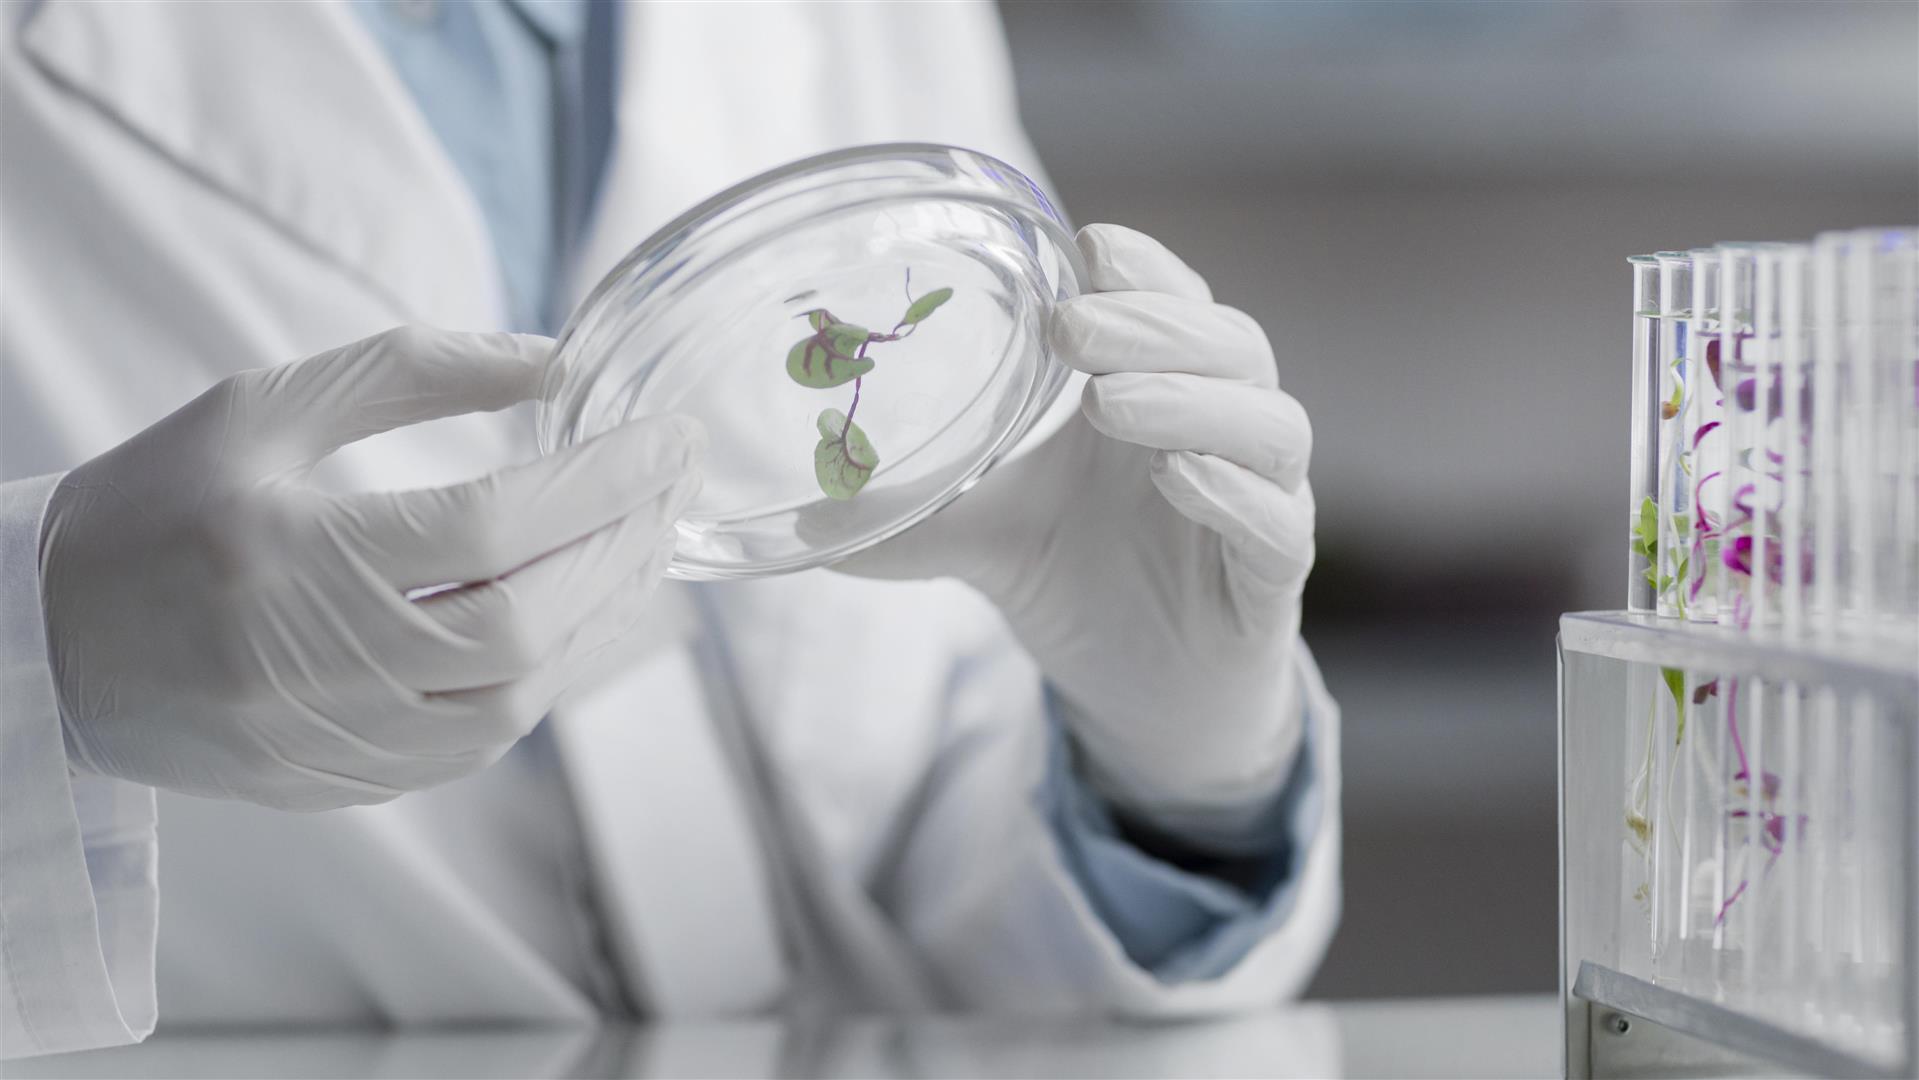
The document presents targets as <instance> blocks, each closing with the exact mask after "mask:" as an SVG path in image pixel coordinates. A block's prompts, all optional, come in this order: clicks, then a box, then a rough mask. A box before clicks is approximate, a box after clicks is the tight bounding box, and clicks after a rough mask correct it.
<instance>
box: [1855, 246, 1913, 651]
mask: <svg viewBox="0 0 1919 1080" xmlns="http://www.w3.org/2000/svg"><path fill="white" fill-rule="evenodd" d="M1854 247H1855V248H1858V249H1862V250H1863V261H1864V265H1865V270H1866V276H1867V277H1868V279H1869V280H1867V281H1866V282H1865V283H1864V285H1863V289H1864V291H1865V294H1866V302H1867V307H1868V309H1869V310H1868V312H1866V313H1863V314H1864V315H1866V316H1867V317H1869V318H1870V322H1869V323H1868V324H1867V325H1866V327H1865V329H1864V337H1865V342H1866V348H1867V350H1868V355H1867V356H1866V357H1863V358H1862V359H1863V362H1864V363H1865V364H1866V365H1867V366H1868V369H1869V371H1870V373H1871V374H1870V375H1869V378H1870V379H1871V383H1872V392H1871V400H1872V416H1871V419H1870V424H1871V435H1870V438H1871V440H1872V443H1873V460H1874V462H1875V464H1876V466H1877V471H1876V472H1875V473H1874V475H1873V476H1872V478H1871V488H1872V495H1871V509H1872V517H1873V529H1872V533H1873V536H1872V541H1873V549H1874V550H1873V556H1872V565H1873V566H1875V567H1876V568H1877V569H1878V575H1877V580H1876V581H1875V583H1874V584H1875V590H1874V591H1875V593H1876V594H1877V596H1876V601H1877V603H1878V605H1879V607H1878V613H1879V615H1880V616H1881V617H1882V619H1883V620H1885V629H1887V630H1888V631H1890V632H1893V633H1903V632H1907V630H1908V628H1909V627H1910V626H1911V625H1912V623H1913V620H1914V618H1915V616H1919V600H1916V598H1915V590H1919V566H1916V565H1915V562H1919V560H1915V559H1914V558H1913V557H1912V551H1913V549H1912V543H1913V536H1914V532H1915V530H1916V529H1919V522H1916V521H1915V518H1919V505H1915V502H1916V500H1919V494H1915V489H1914V488H1915V471H1916V470H1919V465H1916V464H1915V461H1914V458H1915V457H1916V456H1919V454H1916V453H1915V452H1914V449H1913V447H1912V446H1911V445H1910V439H1909V435H1910V432H1911V429H1912V421H1913V417H1914V413H1915V408H1919V406H1916V405H1915V400H1914V399H1915V397H1916V396H1919V386H1916V385H1915V384H1914V378H1915V376H1914V373H1913V372H1912V371H1911V363H1912V356H1911V352H1912V339H1913V333H1914V330H1913V326H1912V321H1913V317H1914V312H1913V289H1914V282H1913V275H1914V269H1913V267H1914V252H1915V245H1914V234H1913V231H1912V230H1909V229H1872V230H1862V231H1861V232H1860V233H1859V234H1856V235H1855V237H1854Z"/></svg>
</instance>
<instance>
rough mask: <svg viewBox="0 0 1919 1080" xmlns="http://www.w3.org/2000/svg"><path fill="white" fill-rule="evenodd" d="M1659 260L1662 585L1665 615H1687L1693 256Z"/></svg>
mask: <svg viewBox="0 0 1919 1080" xmlns="http://www.w3.org/2000/svg"><path fill="white" fill-rule="evenodd" d="M1654 258H1656V259H1657V260H1658V262H1659V331H1658V346H1659V379H1660V382H1659V417H1660V420H1659V481H1658V484H1659V488H1658V491H1657V492H1656V494H1657V497H1658V499H1659V522H1658V524H1659V582H1658V590H1657V591H1658V600H1657V605H1658V606H1657V610H1658V612H1659V614H1661V615H1668V616H1673V617H1675V618H1683V617H1685V615H1686V589H1687V584H1688V578H1689V573H1690V571H1689V567H1688V565H1687V557H1688V553H1689V550H1690V548H1691V544H1692V466H1691V446H1690V445H1689V443H1688V440H1687V427H1686V425H1687V421H1688V416H1687V412H1688V410H1687V401H1688V399H1689V398H1691V397H1694V396H1696V395H1695V394H1694V393H1693V390H1692V386H1691V384H1692V381H1693V380H1692V378H1691V376H1690V374H1689V373H1688V370H1687V340H1688V339H1687V331H1688V330H1690V329H1691V325H1692V324H1691V319H1692V257H1691V256H1690V255H1687V254H1686V253H1684V252H1679V251H1662V252H1660V253H1659V254H1658V255H1656V256H1654Z"/></svg>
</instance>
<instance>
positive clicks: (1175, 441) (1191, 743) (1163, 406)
mask: <svg viewBox="0 0 1919 1080" xmlns="http://www.w3.org/2000/svg"><path fill="white" fill-rule="evenodd" d="M1079 246H1080V250H1081V251H1082V252H1083V253H1084V254H1085V256H1086V260H1087V263H1088V265H1089V267H1090V270H1091V276H1092V282H1091V286H1092V289H1093V292H1092V293H1089V294H1088V295H1085V296H1082V297H1079V298H1077V299H1074V300H1070V301H1067V302H1066V303H1064V304H1061V305H1060V306H1059V308H1058V310H1057V312H1056V313H1055V316H1054V319H1053V323H1052V325H1051V327H1050V329H1049V333H1050V340H1051V343H1052V347H1053V349H1054V352H1055V355H1057V356H1058V357H1059V358H1060V360H1062V361H1063V362H1065V363H1067V364H1069V365H1071V366H1072V367H1074V368H1077V369H1079V370H1081V371H1084V372H1087V373H1089V375H1090V376H1091V378H1090V379H1088V381H1087V383H1086V389H1085V392H1084V395H1083V397H1082V405H1081V409H1080V411H1079V412H1078V413H1076V414H1075V415H1074V416H1073V418H1072V419H1071V421H1069V422H1068V424H1067V425H1066V427H1065V428H1064V429H1063V430H1061V431H1060V432H1059V433H1058V434H1056V435H1055V436H1054V437H1053V438H1051V439H1049V440H1048V441H1047V442H1046V443H1045V444H1044V445H1043V446H1040V447H1037V448H1035V449H1034V450H1033V451H1032V452H1031V453H1029V454H1028V455H1027V456H1025V457H1023V458H1020V459H1018V460H1015V461H1013V462H1011V463H1008V464H1006V465H1003V466H1001V467H1000V468H997V469H995V470H994V471H993V472H992V473H990V474H988V475H987V477H986V478H985V479H984V480H983V481H982V482H981V483H980V485H979V486H978V487H977V488H976V489H974V490H973V491H972V492H970V493H968V494H967V495H966V496H965V497H964V498H962V499H960V500H958V501H957V502H955V503H953V504H952V505H951V506H949V507H947V508H946V509H944V510H942V511H941V512H940V513H938V514H936V515H934V516H933V517H931V518H929V519H927V520H926V521H924V522H922V523H921V524H919V525H918V526H915V527H914V528H913V529H910V530H908V531H907V532H905V533H903V534H901V535H900V536H899V537H896V538H895V539H893V540H891V541H888V542H887V543H886V544H883V545H880V546H879V547H877V548H874V549H872V550H870V551H868V552H866V553H863V554H862V555H861V556H859V557H857V558H855V559H853V560H849V561H848V562H847V563H844V564H842V565H841V567H840V568H841V569H843V570H846V571H848V572H852V573H857V574H864V575H870V576H877V577H932V576H940V575H953V576H957V577H960V578H961V579H963V580H965V581H967V582H969V583H971V584H973V585H974V586H976V587H977V588H979V589H980V590H981V591H983V592H984V593H985V594H986V595H987V596H988V597H989V598H991V599H992V600H993V601H994V602H995V603H996V604H997V605H998V606H999V608H1000V609H1001V611H1002V612H1003V613H1004V614H1005V616H1006V618H1007V620H1008V622H1009V623H1010V624H1011V626H1012V628H1013V631H1014V633H1015V634H1017V635H1018V636H1019V638H1020V640H1021V641H1022V642H1023V643H1024V644H1025V646H1026V647H1027V649H1028V650H1029V651H1030V652H1031V653H1032V654H1033V656H1034V657H1035V659H1037V660H1038V661H1039V664H1040V666H1041V668H1042V669H1043V670H1044V671H1045V674H1046V677H1047V678H1048V680H1049V681H1050V682H1051V683H1052V684H1053V686H1054V688H1055V689H1056V690H1057V691H1058V693H1059V696H1060V698H1061V699H1062V703H1063V705H1064V712H1065V717H1064V719H1065V722H1066V723H1067V724H1068V726H1069V728H1070V730H1071V732H1072V734H1073V735H1074V736H1075V739H1076V741H1077V742H1078V743H1079V746H1080V748H1081V750H1082V752H1083V755H1084V758H1085V765H1086V767H1087V769H1088V773H1089V777H1090V779H1091V780H1092V781H1093V783H1094V784H1095V786H1096V787H1097V788H1098V789H1099V790H1101V792H1102V793H1103V794H1104V795H1106V796H1107V797H1108V798H1109V799H1111V800H1113V801H1115V802H1117V803H1119V804H1120V805H1121V806H1123V807H1125V808H1127V809H1130V810H1131V811H1133V812H1134V813H1136V814H1139V815H1142V816H1144V817H1145V818H1146V819H1147V820H1148V821H1150V822H1153V823H1156V824H1160V825H1164V826H1166V827H1169V828H1172V829H1175V830H1183V829H1188V828H1191V827H1198V828H1199V829H1200V830H1201V831H1202V832H1203V831H1205V830H1207V829H1219V830H1222V831H1226V832H1230V831H1231V830H1232V829H1234V828H1237V827H1240V826H1241V825H1243V824H1245V823H1246V821H1247V819H1249V818H1250V817H1251V816H1253V815H1255V814H1256V813H1257V812H1258V811H1259V810H1261V809H1263V808H1264V807H1265V806H1266V805H1268V804H1269V803H1270V800H1271V798H1272V796H1273V795H1274V794H1275V793H1276V792H1277V791H1278V789H1279V787H1280V786H1281V784H1282V783H1283V781H1284V777H1285V773H1286V771H1287V769H1288V767H1289V766H1290V763H1291V761H1292V758H1293V755H1294V751H1295V749H1296V747H1297V746H1298V745H1299V739H1300V734H1301V730H1302V714H1301V707H1300V704H1299V700H1298V690H1297V688H1296V687H1295V686H1294V685H1293V683H1294V679H1293V671H1294V665H1295V659H1294V653H1295V641H1296V638H1297V635H1298V628H1299V597H1300V590H1301V588H1302V586H1303V585H1304V583H1305V580H1306V574H1307V571H1308V570H1309V569H1311V567H1312V562H1313V494H1312V489H1311V487H1310V486H1309V485H1308V484H1307V482H1306V465H1307V458H1308V456H1309V454H1310V452H1311V445H1312V429H1311V426H1310V424H1309V423H1308V421H1307V418H1306V412H1305V410H1304V409H1303V408H1302V407H1301V406H1300V404H1299V402H1298V401H1296V400H1294V399H1293V398H1292V397H1290V396H1288V395H1287V394H1285V393H1282V392H1281V391H1280V390H1279V380H1278V371H1277V369H1276V367H1275V365H1274V359H1273V352H1272V347H1271V345H1270V344H1269V343H1268V342H1267V340H1266V335H1265V334H1264V333H1263V332H1262V331H1261V330H1260V328H1259V326H1258V324H1256V323H1255V322H1254V321H1253V320H1252V319H1251V318H1249V317H1247V316H1246V315H1245V314H1243V313H1241V312H1239V311H1236V310H1234V309H1232V308H1229V307H1223V306H1221V305H1218V304H1215V303H1213V302H1212V293H1211V291H1210V290H1209V289H1208V288H1207V286H1206V283H1205V282H1204V281H1203V280H1201V278H1200V277H1199V275H1198V274H1196V273H1194V272H1193V271H1192V270H1191V269H1189V268H1188V267H1187V266H1186V264H1184V263H1183V262H1181V261H1180V260H1179V259H1178V258H1177V257H1175V256H1174V255H1173V254H1172V253H1171V252H1169V251H1167V250H1166V249H1165V248H1164V247H1162V246H1161V245H1160V244H1159V243H1158V242H1156V241H1154V240H1152V239H1150V238H1149V237H1147V236H1144V235H1143V234H1140V233H1138V232H1134V231H1132V230H1130V229H1123V228H1119V227H1117V226H1112V225H1093V226H1089V227H1087V228H1086V229H1084V230H1083V231H1082V232H1081V233H1080V235H1079Z"/></svg>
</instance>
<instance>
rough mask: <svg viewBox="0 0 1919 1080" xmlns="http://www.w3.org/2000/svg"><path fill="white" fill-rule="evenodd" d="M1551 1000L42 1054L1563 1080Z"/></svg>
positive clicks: (166, 1068) (213, 1044) (632, 1068)
mask: <svg viewBox="0 0 1919 1080" xmlns="http://www.w3.org/2000/svg"><path fill="white" fill-rule="evenodd" d="M1558 1017H1559V1012H1558V1006H1557V1004H1556V1003H1555V1002H1554V1000H1553V999H1552V998H1551V997H1550V996H1546V995H1541V996H1538V997H1497V998H1494V997H1484V998H1427V999H1420V998H1408V999H1402V1000H1388V1001H1367V1002H1308V1003H1305V1004H1299V1005H1292V1006H1287V1007H1285V1008H1281V1009H1275V1010H1274V1011H1272V1012H1269V1013H1261V1014H1254V1015H1250V1016H1244V1017H1238V1018H1234V1019H1230V1020H1221V1021H1208V1022H1203V1023H1167V1024H1153V1025H1136V1024H1135V1025H1126V1024H1116V1023H1112V1022H1107V1021H1096V1020H1063V1019H1062V1020H1053V1019H1037V1018H1034V1019H1022V1018H1015V1017H940V1018H925V1019H911V1020H878V1019H862V1020H848V1021H841V1022H836V1023H831V1024H824V1025H805V1026H798V1025H788V1024H782V1023H779V1022H776V1021H771V1020H768V1021H752V1022H727V1023H659V1024H650V1025H643V1026H639V1027H625V1028H611V1027H609V1028H597V1029H594V1028H580V1029H565V1028H533V1029H465V1030H440V1031H431V1032H407V1033H395V1032H380V1031H311V1032H271V1033H262V1032H245V1033H233V1032H215V1031H163V1032H161V1033H160V1034H157V1035H155V1036H154V1037H153V1038H152V1039H149V1040H148V1041H147V1042H146V1043H144V1044H142V1045H140V1046H131V1047H121V1048H117V1049H112V1050H95V1051H88V1052H85V1053H79V1054H64V1055H58V1056H54V1057H45V1058H32V1059H28V1060H25V1061H11V1062H6V1063H5V1064H3V1065H0V1075H4V1076H8V1077H14V1076H23V1077H24V1076H46V1077H109V1076H115V1077H117V1076H142V1077H207V1078H213V1077H285V1076H307V1077H332V1076H373V1077H429V1076H470V1077H517V1076H578V1077H709V1076H710V1077H735V1076H739V1077H757V1076H767V1077H772V1076H780V1077H787V1076H791V1077H869V1076H874V1077H878V1076H885V1077H921V1076H925V1077H1002V1076H1004V1077H1015V1076H1017V1077H1047V1076H1067V1077H1159V1076H1179V1077H1202V1076H1242V1077H1255V1076H1310V1077H1333V1076H1353V1077H1367V1076H1404V1077H1420V1076H1432V1077H1443V1076H1457V1077H1466V1076H1471V1077H1546V1076H1557V1075H1559V1020H1558Z"/></svg>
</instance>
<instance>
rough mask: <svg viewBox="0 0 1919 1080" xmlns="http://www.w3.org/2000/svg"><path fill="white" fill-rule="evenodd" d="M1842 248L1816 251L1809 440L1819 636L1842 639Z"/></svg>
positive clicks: (1825, 239)
mask: <svg viewBox="0 0 1919 1080" xmlns="http://www.w3.org/2000/svg"><path fill="white" fill-rule="evenodd" d="M1839 270H1840V262H1839V244H1838V243H1837V241H1836V239H1835V238H1834V237H1833V236H1831V235H1830V234H1827V235H1823V236H1820V237H1819V238H1818V239H1817V240H1816V241H1815V242H1814V244H1813V249H1812V300H1813V308H1812V429H1811V434H1810V437H1809V439H1808V441H1807V447H1808V449H1807V456H1808V458H1809V463H1810V469H1809V477H1808V479H1809V480H1810V486H1811V498H1810V500H1809V505H1810V506H1811V508H1812V582H1811V586H1812V596H1811V600H1812V606H1811V612H1810V614H1811V617H1812V625H1813V629H1814V631H1815V632H1816V633H1817V634H1818V635H1819V636H1820V637H1822V638H1832V637H1836V636H1837V635H1838V633H1839V625H1840V602H1841V590H1840V581H1839V575H1840V567H1841V559H1840V550H1839V537H1840V535H1841V534H1842V531H1843V528H1842V526H1843V524H1844V523H1843V520H1842V515H1843V513H1844V512H1845V504H1844V502H1843V501H1842V499H1841V498H1840V491H1839V479H1840V476H1841V475H1842V470H1841V462H1840V457H1841V448H1840V445H1839V434H1838V427H1839V422H1840V415H1841V410H1840V401H1839V389H1840V380H1839V375H1840V371H1839V369H1840V361H1839V351H1840V333H1839V293H1840V288H1839V285H1840V276H1839Z"/></svg>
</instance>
